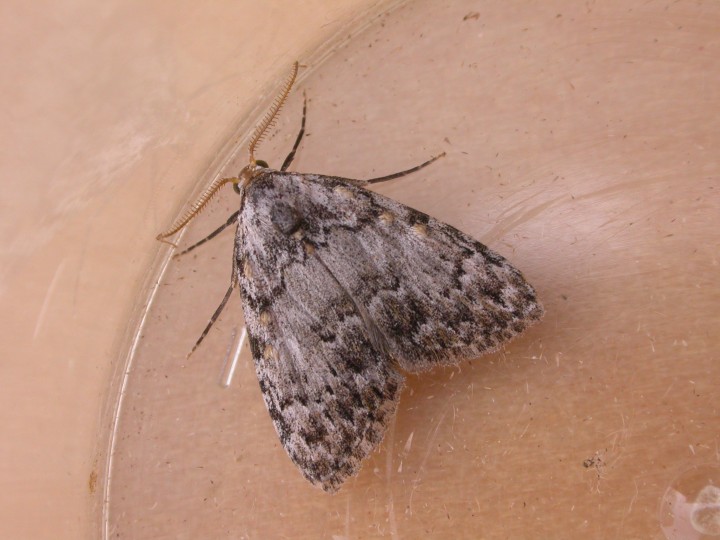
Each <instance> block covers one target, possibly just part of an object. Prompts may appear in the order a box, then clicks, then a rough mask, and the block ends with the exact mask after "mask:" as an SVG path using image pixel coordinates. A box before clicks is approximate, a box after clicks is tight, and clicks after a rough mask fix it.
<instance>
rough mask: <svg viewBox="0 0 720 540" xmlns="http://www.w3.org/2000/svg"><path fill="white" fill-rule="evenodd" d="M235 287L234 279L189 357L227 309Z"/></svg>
mask: <svg viewBox="0 0 720 540" xmlns="http://www.w3.org/2000/svg"><path fill="white" fill-rule="evenodd" d="M234 288H235V280H233V282H232V283H230V287H228V290H227V292H226V293H225V297H224V298H223V299H222V301H221V302H220V305H219V306H218V307H217V309H216V310H215V313H213V314H212V317H210V321H209V322H208V323H207V326H206V327H205V330H203V332H202V334H200V337H199V338H198V340H197V341H196V342H195V345H193V348H192V350H191V351H190V352H189V353H188V355H187V357H188V358H190V355H191V354H192V353H194V352H195V349H197V348H198V347H199V346H200V343H202V340H203V339H205V336H207V335H208V332H209V331H210V329H211V328H212V327H213V325H214V324H215V321H217V320H218V317H220V314H221V313H222V312H223V309H225V305H226V304H227V303H228V300H230V295H231V294H232V292H233V289H234Z"/></svg>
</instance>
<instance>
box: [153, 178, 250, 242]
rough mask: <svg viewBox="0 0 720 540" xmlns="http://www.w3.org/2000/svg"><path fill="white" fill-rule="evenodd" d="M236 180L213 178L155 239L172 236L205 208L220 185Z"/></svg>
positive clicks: (235, 179)
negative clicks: (180, 215)
mask: <svg viewBox="0 0 720 540" xmlns="http://www.w3.org/2000/svg"><path fill="white" fill-rule="evenodd" d="M238 180H239V179H238V178H218V179H217V180H215V181H214V182H213V183H212V184H210V185H209V186H208V188H207V189H206V190H205V191H203V194H202V195H200V197H198V199H197V200H196V201H195V202H194V203H193V205H192V206H191V207H190V208H189V209H188V211H187V212H185V214H184V215H183V217H181V218H180V219H177V220H175V223H173V224H172V227H170V228H169V229H168V230H167V231H165V232H164V233H162V234H158V235H157V236H156V237H155V239H156V240H163V239H165V238H167V237H168V236H172V235H173V234H175V233H176V232H178V231H179V230H180V229H182V228H183V227H184V226H185V225H187V224H188V223H189V222H190V220H192V219H193V218H194V217H195V216H197V215H198V214H199V213H200V212H202V210H203V208H205V205H206V204H207V203H209V202H210V199H212V198H213V196H214V195H216V194H217V192H218V190H219V189H220V188H221V187H223V186H224V185H225V184H227V183H228V182H233V183H237V181H238Z"/></svg>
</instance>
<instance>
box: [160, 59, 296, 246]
mask: <svg viewBox="0 0 720 540" xmlns="http://www.w3.org/2000/svg"><path fill="white" fill-rule="evenodd" d="M299 67H300V65H299V64H298V62H297V61H296V62H295V63H293V67H292V69H291V70H290V75H289V76H288V78H287V79H286V80H285V84H283V87H282V90H281V91H280V93H279V94H278V95H277V96H276V97H275V99H274V100H273V102H272V105H271V106H270V108H269V109H268V111H267V112H266V113H265V116H263V119H262V120H261V121H260V123H259V124H258V125H257V126H255V131H254V132H253V136H252V138H251V139H250V144H249V145H248V151H249V153H250V164H249V165H248V166H246V167H245V168H244V169H243V171H242V172H241V173H240V177H235V178H220V179H217V180H215V181H213V183H212V184H210V186H209V187H208V188H207V189H206V190H205V191H204V192H203V194H202V195H200V197H198V199H197V200H196V201H195V203H194V204H193V205H192V206H191V207H190V209H189V210H188V211H187V212H185V214H184V215H183V216H182V217H181V218H180V219H178V220H176V221H175V223H173V224H172V227H170V228H169V229H168V230H167V231H165V232H164V233H162V234H158V235H157V236H156V237H155V238H156V239H157V240H161V241H164V239H165V238H167V237H168V236H172V235H173V234H175V233H176V232H178V231H179V230H180V229H182V228H183V227H184V226H185V225H187V224H188V223H189V222H190V221H191V220H192V219H193V218H194V217H195V216H197V215H198V214H199V213H200V212H202V210H203V208H205V205H207V203H209V202H210V199H212V198H213V196H215V194H216V193H217V192H218V190H219V189H220V188H221V187H222V186H224V185H225V184H227V183H228V182H232V183H233V184H244V183H246V182H248V181H249V180H250V179H251V178H252V176H253V174H254V171H255V170H256V169H257V168H259V167H260V166H261V165H259V164H256V162H255V150H256V149H257V147H258V145H259V144H260V143H261V142H262V140H263V137H264V136H265V134H266V133H267V131H268V130H269V129H270V128H271V127H272V126H274V125H275V121H276V120H277V116H278V114H279V113H280V109H282V106H283V105H284V104H285V100H286V99H287V97H288V94H289V93H290V89H291V88H292V86H293V84H294V83H295V77H297V73H298V68H299ZM262 165H264V166H267V164H264V163H263V164H262ZM173 245H174V244H173Z"/></svg>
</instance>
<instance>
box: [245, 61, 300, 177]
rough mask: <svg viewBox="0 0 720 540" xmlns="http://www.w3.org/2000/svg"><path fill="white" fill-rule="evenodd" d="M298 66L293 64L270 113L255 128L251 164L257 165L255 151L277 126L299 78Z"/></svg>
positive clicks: (251, 147)
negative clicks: (278, 118) (291, 90)
mask: <svg viewBox="0 0 720 540" xmlns="http://www.w3.org/2000/svg"><path fill="white" fill-rule="evenodd" d="M298 66H299V64H298V63H297V61H296V62H295V63H294V64H293V67H292V70H291V71H290V75H289V76H288V78H287V80H286V81H285V85H284V86H283V88H282V90H281V91H280V93H279V94H278V95H277V97H276V98H275V99H274V100H273V103H272V105H271V106H270V108H269V109H268V111H267V112H266V113H265V116H263V119H262V120H261V121H260V123H259V124H258V125H257V126H255V131H254V132H253V136H252V138H251V139H250V144H249V145H248V152H249V154H250V163H255V150H257V147H258V146H259V145H260V143H261V142H262V140H263V138H264V137H265V134H266V133H267V131H268V130H269V129H270V128H271V127H273V126H274V125H275V122H276V120H277V117H278V114H279V113H280V109H282V106H283V105H284V104H285V100H286V99H287V97H288V94H289V93H290V89H291V88H292V86H293V83H294V82H295V77H297V72H298Z"/></svg>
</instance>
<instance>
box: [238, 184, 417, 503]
mask: <svg viewBox="0 0 720 540" xmlns="http://www.w3.org/2000/svg"><path fill="white" fill-rule="evenodd" d="M273 202H274V201H272V200H268V199H267V198H265V197H260V198H259V199H255V198H253V197H252V194H248V196H246V201H245V205H244V210H243V212H242V213H241V217H240V229H241V231H242V233H241V234H239V235H238V241H237V245H236V261H237V263H236V264H237V268H238V280H239V282H240V289H241V294H242V298H243V308H244V312H245V320H246V324H247V328H248V334H249V338H250V339H249V341H250V346H251V349H252V355H253V359H254V362H255V367H256V371H257V376H258V380H259V382H260V389H261V391H262V394H263V398H264V400H265V404H266V406H267V409H268V411H269V413H270V417H271V418H272V421H273V424H274V425H275V428H276V430H277V433H278V435H279V437H280V441H281V443H282V445H283V446H284V447H285V450H286V451H287V453H288V454H289V456H290V458H291V459H292V461H293V462H294V463H295V464H296V465H297V466H298V468H299V469H300V470H301V472H302V473H303V475H304V476H305V477H306V478H307V479H308V480H309V481H310V482H312V483H313V484H315V485H318V486H320V487H321V488H322V489H324V490H325V491H329V492H333V491H336V490H337V489H338V488H339V487H340V485H341V484H342V483H343V482H344V481H345V480H346V479H347V478H348V477H350V476H353V475H354V474H356V473H357V471H358V470H359V468H360V465H361V461H362V460H363V459H364V458H365V457H366V456H367V455H368V454H369V453H370V452H372V450H373V449H374V448H375V447H376V446H377V445H378V444H379V443H380V441H381V440H382V438H383V435H384V433H385V429H386V426H387V423H388V422H389V420H390V419H391V418H392V415H393V413H394V412H395V409H396V407H397V402H398V396H399V394H400V390H401V387H402V384H403V380H404V377H403V376H402V375H401V374H400V373H399V372H398V371H397V370H396V369H395V367H394V365H393V364H392V363H391V362H390V361H389V358H388V356H387V353H386V352H383V350H382V345H380V344H378V343H375V344H374V343H373V340H374V339H376V337H377V336H373V335H372V333H371V332H370V331H369V330H368V328H367V326H366V322H365V320H364V314H363V313H362V311H361V309H359V307H358V306H357V305H356V303H355V302H354V300H353V298H352V297H351V296H350V295H349V294H348V293H347V291H345V290H344V289H343V287H342V286H341V285H340V283H339V282H338V281H337V279H335V277H334V276H333V275H332V274H331V273H330V271H329V270H328V269H327V267H326V266H325V265H324V264H323V263H322V261H321V260H320V259H318V258H315V257H313V256H311V255H310V256H308V254H307V253H306V252H305V247H304V246H303V245H302V243H299V242H297V241H295V240H293V241H292V242H290V243H288V244H286V245H280V244H278V242H282V241H283V239H282V238H276V237H275V236H274V235H275V232H276V228H275V225H274V224H273V223H268V222H267V221H266V220H265V219H264V218H263V210H267V208H266V205H271V204H272V203H273ZM275 202H277V201H275ZM281 217H282V216H281ZM286 217H287V216H286ZM258 218H259V220H258ZM289 219H292V216H290V217H289Z"/></svg>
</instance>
